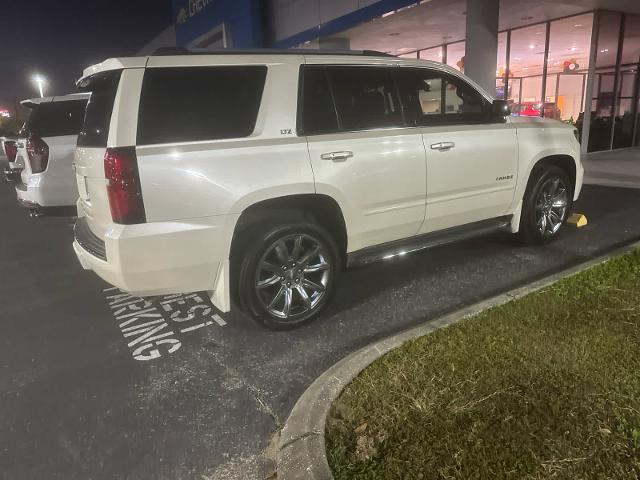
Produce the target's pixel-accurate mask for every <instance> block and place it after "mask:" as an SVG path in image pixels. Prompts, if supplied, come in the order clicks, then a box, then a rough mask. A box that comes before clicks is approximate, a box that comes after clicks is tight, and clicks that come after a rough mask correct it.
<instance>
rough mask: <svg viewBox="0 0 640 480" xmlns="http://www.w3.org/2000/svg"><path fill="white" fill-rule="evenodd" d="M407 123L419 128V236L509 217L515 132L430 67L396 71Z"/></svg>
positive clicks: (469, 90)
mask: <svg viewBox="0 0 640 480" xmlns="http://www.w3.org/2000/svg"><path fill="white" fill-rule="evenodd" d="M397 80H398V84H399V85H400V95H401V98H402V101H403V104H404V105H405V112H406V116H407V119H408V121H409V122H411V123H414V124H416V125H419V126H420V127H421V131H422V136H423V143H424V145H425V150H426V156H427V207H426V217H425V222H424V224H423V225H422V227H421V229H420V232H419V233H428V232H431V231H434V230H440V229H443V228H450V227H455V226H458V225H464V224H467V223H472V222H478V221H480V220H485V219H487V218H493V217H499V216H502V215H505V214H507V213H508V209H509V207H510V205H511V204H512V201H513V195H514V191H515V186H516V180H517V172H518V170H517V166H518V142H517V137H516V130H515V128H514V127H513V126H512V124H511V122H510V121H509V120H508V119H505V118H496V117H494V114H493V107H492V104H491V102H490V101H489V99H488V98H485V97H484V96H483V95H482V94H480V93H479V92H478V91H477V90H476V89H475V88H474V87H472V86H471V85H470V84H469V83H468V82H467V81H466V80H465V79H464V78H462V77H459V76H457V75H454V74H453V73H451V72H444V71H441V70H436V69H430V68H406V69H404V68H403V69H400V70H399V71H398V73H397Z"/></svg>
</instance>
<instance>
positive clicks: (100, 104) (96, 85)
mask: <svg viewBox="0 0 640 480" xmlns="http://www.w3.org/2000/svg"><path fill="white" fill-rule="evenodd" d="M121 73H122V72H121V71H116V72H110V73H109V74H107V75H105V76H103V77H101V78H98V79H96V80H94V81H93V82H91V83H90V84H89V87H88V88H87V90H89V91H90V92H91V98H90V99H89V103H88V104H87V113H86V114H85V117H84V124H83V125H82V130H81V131H80V134H79V135H78V146H79V147H106V146H107V140H108V138H109V126H110V124H111V113H112V111H113V102H114V101H115V99H116V93H117V91H118V84H119V83H120V75H121Z"/></svg>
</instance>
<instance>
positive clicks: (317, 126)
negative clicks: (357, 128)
mask: <svg viewBox="0 0 640 480" xmlns="http://www.w3.org/2000/svg"><path fill="white" fill-rule="evenodd" d="M302 89H303V93H302V112H301V113H302V117H303V120H302V128H301V130H302V133H304V134H305V135H315V134H319V133H331V132H335V131H337V130H338V117H337V116H336V109H335V106H334V104H333V97H332V96H331V90H330V88H329V82H328V79H327V76H326V73H325V69H324V67H304V68H303V77H302Z"/></svg>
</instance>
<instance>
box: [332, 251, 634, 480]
mask: <svg viewBox="0 0 640 480" xmlns="http://www.w3.org/2000/svg"><path fill="white" fill-rule="evenodd" d="M326 433H327V455H328V459H329V464H330V465H331V468H332V470H333V472H334V475H335V478H336V479H337V480H341V479H365V478H366V479H381V480H383V479H384V480H392V479H425V480H426V479H465V480H470V479H483V480H484V479H596V478H597V479H604V478H607V479H609V478H612V479H625V480H626V479H637V478H640V251H636V252H634V253H632V254H629V255H626V256H623V257H619V258H616V259H613V260H611V261H609V262H607V263H605V264H602V265H599V266H596V267H594V268H592V269H590V270H587V271H585V272H582V273H580V274H578V275H576V276H574V277H571V278H568V279H564V280H562V281H560V282H558V283H556V284H555V285H553V286H551V287H549V288H546V289H544V290H542V291H539V292H537V293H534V294H531V295H529V296H527V297H524V298H522V299H520V300H516V301H514V302H511V303H509V304H506V305H503V306H500V307H496V308H493V309H490V310H488V311H486V312H484V313H482V314H480V315H478V316H476V317H473V318H470V319H467V320H463V321H461V322H459V323H458V324H456V325H454V326H451V327H449V328H446V329H442V330H438V331H436V332H434V333H433V334H431V335H428V336H426V337H423V338H419V339H416V340H413V341H411V342H408V343H406V344H405V345H404V346H403V347H401V348H400V349H398V350H395V351H393V352H391V353H389V354H387V355H385V356H384V357H382V358H380V359H379V360H377V361H376V362H375V363H374V364H372V365H371V366H370V367H369V368H367V369H366V370H365V371H364V372H362V373H361V374H360V375H359V376H358V377H357V378H356V379H355V380H354V381H353V383H352V384H351V385H349V386H348V387H347V389H346V390H345V391H344V392H343V393H342V395H341V396H340V398H338V399H337V400H336V402H335V403H334V405H333V406H332V409H331V412H330V414H329V418H328V420H327V432H326Z"/></svg>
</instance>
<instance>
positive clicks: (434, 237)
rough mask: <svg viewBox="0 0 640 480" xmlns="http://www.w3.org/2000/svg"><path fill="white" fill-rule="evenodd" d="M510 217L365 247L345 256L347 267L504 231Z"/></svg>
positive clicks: (509, 222) (509, 221)
mask: <svg viewBox="0 0 640 480" xmlns="http://www.w3.org/2000/svg"><path fill="white" fill-rule="evenodd" d="M511 217H512V216H511V215H508V216H505V217H498V218H491V219H489V220H482V221H480V222H474V223H469V224H467V225H462V226H460V227H453V228H448V229H446V230H440V231H438V232H431V233H425V234H424V235H418V236H415V237H411V238H406V239H402V240H396V241H394V242H389V243H383V244H382V245H375V246H373V247H367V248H364V249H362V250H358V251H356V252H352V253H349V254H348V255H347V267H360V266H364V265H368V264H370V263H375V262H379V261H381V260H388V259H390V258H393V257H397V256H400V255H405V254H407V253H412V252H417V251H419V250H425V249H427V248H433V247H437V246H440V245H446V244H448V243H454V242H459V241H461V240H466V239H468V238H473V237H478V236H481V235H486V234H489V233H493V232H496V231H500V230H503V229H505V228H506V227H508V226H509V225H510V224H511Z"/></svg>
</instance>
